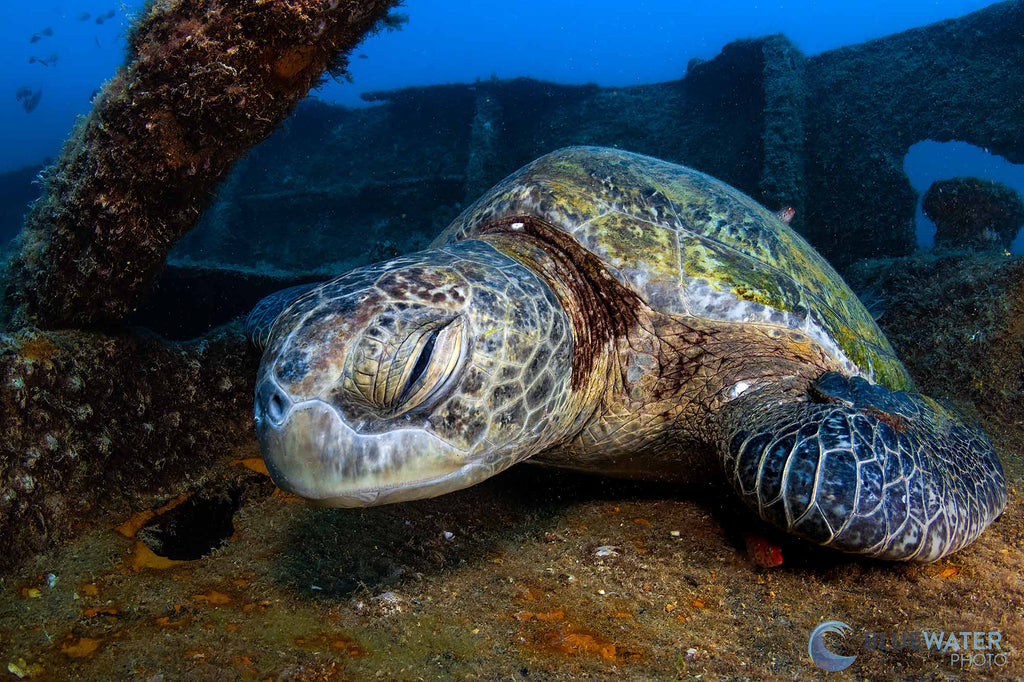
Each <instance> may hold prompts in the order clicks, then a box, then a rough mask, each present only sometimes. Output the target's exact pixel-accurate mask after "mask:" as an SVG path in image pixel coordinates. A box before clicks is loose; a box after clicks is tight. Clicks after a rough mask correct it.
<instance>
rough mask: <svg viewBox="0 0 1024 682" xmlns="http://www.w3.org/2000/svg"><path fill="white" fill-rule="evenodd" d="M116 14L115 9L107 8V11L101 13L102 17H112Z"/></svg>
mask: <svg viewBox="0 0 1024 682" xmlns="http://www.w3.org/2000/svg"><path fill="white" fill-rule="evenodd" d="M116 14H117V10H112V9H111V10H107V13H106V14H104V15H103V18H104V19H113V18H114V16H115V15H116Z"/></svg>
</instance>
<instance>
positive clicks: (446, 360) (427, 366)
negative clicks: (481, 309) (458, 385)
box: [391, 317, 463, 416]
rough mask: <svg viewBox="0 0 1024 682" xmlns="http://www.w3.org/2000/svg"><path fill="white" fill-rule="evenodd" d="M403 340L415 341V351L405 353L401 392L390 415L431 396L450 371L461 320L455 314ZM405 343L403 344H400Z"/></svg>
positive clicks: (458, 350) (455, 362) (457, 350)
mask: <svg viewBox="0 0 1024 682" xmlns="http://www.w3.org/2000/svg"><path fill="white" fill-rule="evenodd" d="M406 343H413V344H415V346H414V348H416V349H418V351H419V352H415V351H414V352H411V353H409V354H408V355H406V354H405V353H401V352H400V353H399V354H398V355H399V357H401V356H403V355H404V356H405V357H406V361H405V371H404V372H403V374H405V376H406V379H405V382H404V385H403V388H402V392H401V393H400V394H399V395H398V397H397V399H396V400H395V401H394V403H393V405H392V406H391V407H392V409H393V410H394V411H393V413H392V416H398V415H400V414H403V413H405V412H408V411H409V410H413V409H415V408H417V407H420V406H421V405H423V404H424V403H426V402H427V401H428V400H430V399H431V398H433V397H435V396H436V395H437V394H438V393H439V392H440V390H441V389H442V388H443V387H444V385H445V384H446V383H447V381H448V379H449V378H450V377H451V376H452V374H454V372H455V370H456V368H457V367H458V366H459V360H460V358H461V357H462V350H463V348H462V346H463V322H462V318H460V317H456V318H454V319H453V320H451V321H450V322H447V323H445V324H441V325H438V326H435V327H433V328H432V329H430V330H428V331H425V332H424V333H421V334H417V335H414V336H412V337H410V339H409V340H408V341H407V342H406ZM403 345H405V344H403Z"/></svg>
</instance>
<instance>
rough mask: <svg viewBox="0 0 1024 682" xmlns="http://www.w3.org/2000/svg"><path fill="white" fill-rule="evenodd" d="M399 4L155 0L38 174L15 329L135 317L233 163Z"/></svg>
mask: <svg viewBox="0 0 1024 682" xmlns="http://www.w3.org/2000/svg"><path fill="white" fill-rule="evenodd" d="M397 4H399V0H151V2H149V3H148V4H147V6H146V9H145V10H144V13H143V15H142V16H141V18H140V19H139V20H138V22H137V23H136V25H135V26H134V27H133V29H132V31H131V34H130V36H129V55H128V58H127V60H126V63H125V65H124V66H123V67H122V68H121V69H119V71H118V73H117V75H116V76H115V77H114V78H113V79H112V80H111V81H110V82H109V83H107V85H106V86H105V87H104V89H103V91H102V93H101V95H100V96H98V97H97V99H96V104H95V105H94V108H93V110H92V112H91V113H90V114H89V115H88V116H87V117H86V118H85V119H84V120H83V121H81V122H80V123H79V124H78V125H77V126H76V128H75V130H74V132H73V133H72V135H71V137H70V139H69V140H68V141H67V142H66V144H65V146H64V150H63V152H62V154H61V157H60V158H59V160H58V161H57V162H56V163H55V164H54V166H53V167H51V168H50V169H49V170H48V171H47V173H46V177H47V180H46V186H45V191H44V194H43V197H42V198H41V199H40V200H39V201H38V202H37V203H36V204H35V205H34V207H33V209H32V211H31V212H30V214H29V216H28V218H27V221H26V225H25V229H24V230H23V231H22V235H21V241H20V250H19V252H18V253H16V254H15V256H14V257H13V259H12V261H11V263H10V264H9V270H8V273H7V288H6V292H5V298H6V307H7V310H8V314H9V316H10V318H11V319H10V322H11V325H12V326H14V327H19V326H24V325H34V326H38V327H43V328H61V327H86V326H95V325H102V324H109V323H115V322H117V321H119V320H121V319H123V318H124V317H125V316H126V315H127V314H128V313H130V312H131V311H132V309H133V307H134V306H135V305H136V303H137V302H138V301H139V299H140V297H141V296H142V295H143V294H144V293H145V291H146V288H147V287H148V286H149V284H150V283H151V282H152V281H153V279H154V278H155V276H156V275H157V273H158V272H159V271H160V269H161V268H162V266H163V264H164V260H165V258H166V256H167V253H168V251H169V250H170V248H171V246H172V245H173V244H174V242H175V241H176V240H178V239H179V238H180V237H181V236H183V235H184V234H185V233H186V232H188V231H189V230H190V229H191V228H192V227H193V226H194V225H195V224H196V222H197V221H198V219H199V216H200V213H201V212H202V210H203V208H204V207H205V206H206V204H207V203H208V201H209V200H210V198H211V196H212V195H213V193H214V191H215V189H216V187H217V184H218V183H219V182H220V181H221V180H222V179H223V178H224V177H225V175H226V174H227V172H228V171H229V170H230V169H231V167H232V165H233V164H234V163H235V161H237V160H238V159H239V158H240V157H242V156H243V155H244V154H245V153H246V152H247V151H248V150H249V149H251V148H252V147H253V146H254V145H256V144H257V143H259V142H260V141H261V140H263V139H264V138H265V137H267V135H269V134H270V133H271V132H272V131H273V130H274V128H275V127H276V126H277V125H278V124H279V123H280V122H281V121H282V120H283V119H284V118H285V117H287V116H288V114H289V113H290V112H291V111H292V109H293V108H294V106H295V104H296V103H297V102H298V101H299V100H300V99H301V98H302V97H304V96H305V95H306V94H307V93H308V92H309V90H310V88H311V87H313V86H314V85H315V84H316V83H317V82H318V81H319V80H320V79H321V78H323V77H324V76H325V75H326V74H328V73H330V74H332V75H342V74H344V73H345V67H346V65H347V59H346V56H345V55H347V54H348V52H349V51H350V50H351V49H352V48H353V47H355V46H356V45H357V44H358V43H359V42H360V41H361V40H362V39H363V38H364V37H365V36H366V35H367V34H368V33H370V32H372V31H374V30H377V29H379V28H381V27H385V26H389V25H392V24H394V23H395V21H396V17H395V15H391V14H389V12H390V10H391V9H392V8H393V7H395V6H396V5H397Z"/></svg>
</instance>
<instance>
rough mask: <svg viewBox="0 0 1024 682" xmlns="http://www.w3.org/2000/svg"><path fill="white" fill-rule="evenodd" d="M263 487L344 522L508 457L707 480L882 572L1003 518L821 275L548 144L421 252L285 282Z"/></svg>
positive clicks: (599, 154)
mask: <svg viewBox="0 0 1024 682" xmlns="http://www.w3.org/2000/svg"><path fill="white" fill-rule="evenodd" d="M246 326H247V330H248V333H249V336H250V338H251V339H253V341H254V342H255V343H256V344H257V345H259V346H261V347H263V348H264V352H263V359H262V362H261V364H260V369H259V374H258V378H257V382H256V404H255V420H256V429H257V432H258V435H259V441H260V446H261V449H262V452H263V457H264V459H265V460H266V464H267V468H268V469H269V471H270V473H271V475H272V476H273V478H274V480H275V481H276V482H277V484H278V485H280V486H281V487H282V488H284V489H286V490H289V491H292V492H294V493H296V494H298V495H300V496H302V497H305V498H309V499H312V500H318V501H320V502H321V503H324V504H327V505H334V506H342V507H346V506H366V505H375V504H383V503H390V502H399V501H403V500H411V499H418V498H424V497H432V496H435V495H440V494H442V493H447V492H450V491H453V490H458V489H460V488H465V487H467V486H470V485H473V484H474V483H477V482H479V481H481V480H483V479H485V478H488V477H489V476H493V475H494V474H496V473H498V472H499V471H501V470H503V469H505V468H506V467H509V466H511V465H513V464H515V463H517V462H520V461H523V460H526V459H531V461H534V462H540V463H543V464H548V465H554V466H559V467H568V468H572V469H580V470H588V471H594V472H603V473H606V474H609V475H614V476H626V477H638V478H657V479H670V480H677V481H680V482H683V483H696V482H700V481H707V480H709V479H711V478H712V477H714V476H719V475H721V472H722V471H724V473H725V475H726V477H727V478H728V479H729V480H730V481H731V483H732V485H733V486H734V488H735V489H736V490H737V491H738V493H739V495H740V497H741V498H742V499H743V500H744V501H745V502H746V503H747V504H748V505H750V507H752V508H753V509H754V510H755V511H756V512H757V513H758V514H759V515H760V516H761V518H763V519H765V520H767V521H769V522H771V523H773V524H776V525H778V526H780V527H781V528H783V529H785V530H787V531H790V532H792V533H795V534H797V535H799V536H802V537H804V538H806V539H808V540H810V541H813V542H816V543H820V544H823V545H828V546H830V547H834V548H836V549H840V550H843V551H847V552H857V553H862V554H867V555H872V556H876V557H881V558H885V559H915V560H920V561H933V560H935V559H938V558H939V557H942V556H944V555H946V554H949V553H951V552H955V551H957V550H959V549H961V548H962V547H964V546H965V545H967V544H968V543H970V542H971V541H972V540H974V539H975V538H976V537H977V536H978V535H979V534H980V533H981V532H982V530H984V529H985V528H986V527H987V526H988V524H989V523H990V522H991V521H992V520H993V519H994V518H996V517H997V516H998V515H999V514H1000V513H1001V511H1002V510H1003V507H1004V506H1005V503H1006V488H1005V480H1004V478H1003V473H1002V469H1001V466H1000V463H999V460H998V458H997V456H996V454H995V452H994V450H993V448H992V446H991V444H990V443H989V441H988V439H987V438H986V437H985V435H984V434H983V433H982V432H981V431H980V430H979V429H978V428H976V427H975V426H972V425H971V424H969V423H967V422H965V421H964V420H962V419H961V418H960V417H958V416H956V415H955V414H954V413H953V412H952V411H951V410H950V409H949V408H947V407H944V406H942V405H940V404H939V403H937V402H935V401H934V400H931V399H929V398H927V397H924V396H921V395H918V394H916V393H913V392H912V391H913V383H912V381H911V378H910V376H909V375H908V374H907V372H906V370H905V369H904V368H903V366H902V364H900V362H899V360H898V359H897V358H896V355H895V354H894V352H893V350H892V347H891V346H890V345H889V342H888V341H887V340H886V338H885V336H884V335H883V334H882V332H881V331H880V330H879V329H878V327H877V326H876V324H875V322H874V320H873V319H872V317H871V315H870V314H869V313H868V312H867V311H866V310H865V309H864V307H863V306H862V305H861V304H860V302H859V301H858V300H857V298H856V296H854V294H853V293H852V292H851V291H850V289H849V288H847V286H846V284H845V283H844V282H843V281H842V279H841V278H840V277H839V275H838V274H836V272H835V271H834V270H833V269H832V268H831V267H830V266H829V265H828V263H826V262H825V260H824V259H822V258H821V256H819V255H818V254H817V253H816V252H815V251H814V250H813V249H812V248H811V247H810V246H809V245H808V244H807V242H805V241H804V240H803V239H801V238H800V237H799V236H798V235H797V234H796V233H795V232H794V231H793V230H792V229H790V228H789V227H788V226H786V225H785V224H784V223H783V222H782V220H780V219H779V218H778V217H777V216H776V215H775V214H773V213H772V212H771V211H769V210H767V209H765V208H763V207H762V206H760V205H758V204H757V203H756V202H754V201H753V200H752V199H750V198H749V197H747V196H746V195H744V194H742V193H741V192H739V191H737V190H735V189H733V188H732V187H729V186H728V185H726V184H724V183H722V182H720V181H718V180H715V179H714V178H712V177H710V176H708V175H705V174H704V173H701V172H698V171H695V170H691V169H689V168H685V167H683V166H678V165H675V164H671V163H667V162H664V161H660V160H657V159H654V158H651V157H647V156H641V155H639V154H632V153H627V152H623V151H619V150H614V149H605V148H598V147H570V148H566V149H562V150H559V151H556V152H553V153H550V154H548V155H546V156H543V157H541V158H540V159H538V160H536V161H534V162H533V163H530V164H528V165H527V166H525V167H524V168H522V169H521V170H519V171H518V172H516V173H515V174H513V175H512V176H510V177H508V178H507V179H505V180H504V181H502V182H501V183H500V184H498V185H497V186H496V187H495V188H493V189H492V190H491V191H490V192H488V193H487V194H485V195H484V196H483V197H482V198H481V199H479V200H478V201H477V202H476V203H474V204H473V205H472V206H470V207H469V208H467V209H466V210H465V211H464V212H463V213H462V214H461V215H460V216H459V217H458V218H456V219H455V221H454V222H453V223H452V225H451V226H449V227H448V229H446V230H445V231H444V232H443V233H442V234H441V235H440V237H438V238H437V240H436V241H435V242H434V243H433V244H432V245H431V248H430V249H428V250H426V251H421V252H419V253H413V254H411V255H406V256H400V257H398V258H394V259H391V260H389V261H386V262H383V263H377V264H375V265H370V266H367V267H362V268H359V269H357V270H354V271H352V272H349V273H347V274H344V275H342V276H340V277H337V278H335V279H332V280H330V281H327V282H324V283H321V284H315V285H305V286H300V287H293V288H291V289H287V290H285V291H282V292H279V293H277V294H274V295H272V296H269V297H268V298H266V299H264V300H263V301H261V302H260V303H259V304H258V305H257V306H256V308H255V309H254V310H253V311H252V312H251V313H250V315H249V318H248V319H247V324H246Z"/></svg>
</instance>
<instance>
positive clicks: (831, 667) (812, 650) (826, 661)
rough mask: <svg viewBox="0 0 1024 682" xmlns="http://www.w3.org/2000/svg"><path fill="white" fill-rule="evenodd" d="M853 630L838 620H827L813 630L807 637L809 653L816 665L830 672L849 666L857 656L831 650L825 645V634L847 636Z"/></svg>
mask: <svg viewBox="0 0 1024 682" xmlns="http://www.w3.org/2000/svg"><path fill="white" fill-rule="evenodd" d="M851 631H853V628H851V627H850V626H849V625H847V624H846V623H843V622H842V621H838V620H827V621H825V622H824V623H820V624H819V625H818V626H817V627H816V628H814V629H813V630H811V636H810V637H809V638H808V639H807V654H808V655H809V656H810V657H811V660H812V661H814V665H816V666H818V667H819V668H821V669H822V670H827V671H828V672H830V673H834V672H837V671H839V670H846V669H847V668H849V667H850V666H851V665H852V664H853V662H854V661H855V660H857V657H856V656H838V655H836V654H834V653H832V652H831V651H829V650H828V647H826V646H825V635H826V634H828V633H830V632H834V633H836V634H837V635H839V636H840V637H846V635H847V634H848V633H850V632H851Z"/></svg>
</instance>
